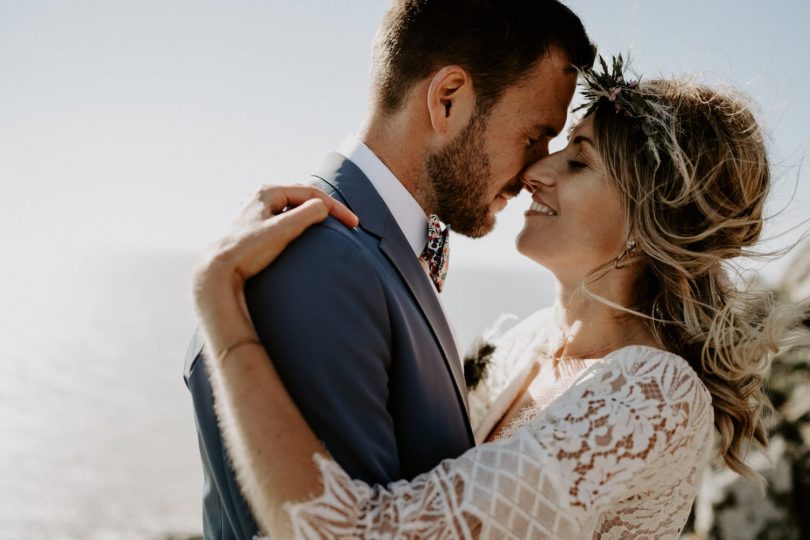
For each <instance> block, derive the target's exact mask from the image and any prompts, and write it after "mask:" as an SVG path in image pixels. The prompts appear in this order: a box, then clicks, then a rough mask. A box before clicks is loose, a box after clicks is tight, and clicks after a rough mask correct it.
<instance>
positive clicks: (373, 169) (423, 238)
mask: <svg viewBox="0 0 810 540" xmlns="http://www.w3.org/2000/svg"><path fill="white" fill-rule="evenodd" d="M337 153H338V154H340V155H342V156H343V157H345V158H346V159H348V160H350V161H351V162H352V163H354V164H355V165H357V168H358V169H360V170H361V171H362V172H363V174H365V175H366V176H367V177H368V179H369V181H371V185H372V186H374V189H375V190H377V193H378V194H379V195H380V197H381V198H382V200H383V202H384V203H385V205H386V206H387V207H388V211H389V212H391V215H392V216H393V217H394V220H395V221H396V222H397V225H399V228H400V229H401V230H402V233H403V234H404V235H405V239H406V240H408V244H410V246H411V249H413V253H414V255H416V257H420V256H421V255H422V251H423V250H424V249H425V246H426V245H427V233H428V218H427V216H426V215H425V211H424V210H422V207H421V206H419V203H418V202H416V199H414V198H413V195H411V193H410V192H409V191H408V190H407V189H405V186H403V185H402V183H401V182H400V181H399V180H398V179H397V177H396V176H395V175H394V173H393V172H391V169H389V168H388V167H387V166H386V165H385V163H383V162H382V160H381V159H380V158H378V157H377V155H376V154H375V153H374V152H372V151H371V149H370V148H369V147H368V146H366V145H365V143H363V141H361V140H360V138H359V137H357V136H356V135H354V134H351V135H349V136H347V137H346V138H345V139H344V140H343V143H341V145H340V146H339V147H338V149H337ZM420 262H421V263H422V267H423V268H424V269H425V272H427V273H428V275H429V274H430V270H429V269H428V267H427V263H426V262H424V261H422V260H421V259H420ZM431 285H433V283H431ZM430 288H431V290H432V291H433V292H434V293H435V294H436V298H437V299H438V300H439V305H441V307H442V311H443V312H444V314H445V318H447V311H446V310H445V309H444V304H443V303H442V299H441V295H440V294H439V293H438V291H437V290H436V287H433V286H431V287H430ZM447 323H448V326H450V332H451V333H452V334H453V341H454V342H455V345H456V351H457V352H458V353H459V358H460V359H461V363H462V367H463V365H464V358H463V357H462V356H461V347H459V343H458V338H457V337H456V331H455V329H454V328H453V324H452V323H451V322H450V321H449V320H448V321H447Z"/></svg>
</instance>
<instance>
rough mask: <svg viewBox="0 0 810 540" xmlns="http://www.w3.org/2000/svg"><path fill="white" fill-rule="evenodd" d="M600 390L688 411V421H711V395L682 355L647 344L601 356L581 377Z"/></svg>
mask: <svg viewBox="0 0 810 540" xmlns="http://www.w3.org/2000/svg"><path fill="white" fill-rule="evenodd" d="M607 381H610V385H609V388H603V390H604V391H607V392H611V393H613V394H615V395H621V396H626V397H627V398H628V399H631V398H632V399H634V400H637V402H638V403H640V404H642V403H643V404H644V405H645V406H650V407H655V408H661V407H663V406H666V407H667V408H668V409H673V410H683V411H688V413H689V417H690V421H689V424H693V425H694V424H705V423H708V424H713V414H712V407H711V404H712V397H711V394H710V393H709V390H708V389H707V388H706V385H705V384H704V383H703V381H702V380H701V378H700V376H699V375H698V373H697V372H696V371H695V369H694V368H693V367H692V366H691V365H690V363H689V362H688V361H687V360H686V359H685V358H683V357H681V356H680V355H678V354H675V353H673V352H669V351H666V350H663V349H659V348H656V347H651V346H648V345H629V346H627V347H622V348H621V349H617V350H615V351H613V352H611V353H609V354H608V355H606V356H605V358H604V359H603V361H601V362H597V363H596V364H594V365H593V366H592V367H591V368H590V369H589V370H588V372H586V374H584V375H583V377H582V379H581V383H582V384H591V385H603V384H604V383H605V382H607Z"/></svg>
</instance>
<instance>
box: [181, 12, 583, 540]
mask: <svg viewBox="0 0 810 540" xmlns="http://www.w3.org/2000/svg"><path fill="white" fill-rule="evenodd" d="M593 59H594V48H593V46H592V44H591V43H590V41H589V39H588V37H587V35H586V33H585V31H584V29H583V27H582V24H581V22H580V21H579V19H578V18H577V17H576V15H574V14H573V13H572V12H571V11H570V10H568V9H567V8H566V7H565V6H563V5H562V4H560V3H559V2H557V1H556V0H395V1H394V2H393V5H392V6H391V8H390V9H389V11H388V13H387V14H386V17H385V19H384V21H383V23H382V26H381V28H380V31H379V34H378V37H377V42H376V43H375V62H374V65H375V68H374V93H373V97H372V99H373V101H372V104H371V107H370V113H369V117H368V118H367V119H366V122H365V123H364V127H363V129H362V130H361V132H360V133H359V135H358V136H352V137H349V138H348V139H347V140H346V141H345V142H344V143H343V145H341V146H340V147H339V148H338V151H337V152H335V153H333V154H332V155H330V156H328V158H327V159H326V162H325V164H324V165H323V167H322V169H321V171H320V172H318V173H317V174H315V175H314V176H313V177H312V179H311V180H310V182H311V183H312V184H314V185H316V186H318V187H320V188H322V189H324V190H325V191H327V192H328V193H330V194H331V195H332V196H333V197H335V198H337V199H339V200H340V201H341V202H343V203H344V204H346V205H347V206H348V207H349V208H351V209H352V210H353V211H354V212H355V213H356V214H357V215H358V217H359V218H360V226H359V227H358V228H356V229H353V230H350V229H347V228H346V227H344V226H342V225H341V224H339V223H338V222H337V221H335V220H333V219H330V220H327V221H326V222H325V223H324V224H322V225H319V226H316V227H313V228H311V229H310V230H308V231H307V232H306V233H305V234H304V235H303V236H302V237H301V238H300V239H299V240H297V241H296V242H295V243H294V244H293V245H292V246H291V247H290V248H289V249H287V251H285V253H284V254H283V255H282V256H281V257H280V258H279V259H278V260H277V261H276V262H275V263H274V264H273V265H272V266H270V267H269V268H268V269H266V270H265V271H264V272H263V273H261V274H259V275H258V276H256V277H255V278H253V279H252V280H250V281H249V282H248V284H247V286H246V297H247V302H248V308H249V310H250V314H251V317H252V319H253V321H254V324H255V326H256V330H257V332H258V334H259V336H260V337H261V339H262V342H263V343H264V345H265V346H266V348H267V351H268V352H269V354H270V356H271V357H272V358H273V360H274V364H275V366H276V369H277V370H278V372H279V374H280V376H281V378H282V379H283V380H284V383H285V385H286V387H287V388H288V390H289V392H290V394H291V395H292V397H293V399H294V400H295V402H296V403H297V404H298V406H299V408H300V409H301V412H302V413H303V414H304V416H305V417H306V419H307V421H308V422H309V423H310V425H311V426H312V427H313V429H314V430H315V432H316V433H317V434H318V436H319V438H320V439H321V440H322V441H323V443H324V445H325V446H326V448H327V449H328V450H329V452H330V453H331V454H332V455H333V456H334V457H335V459H336V460H337V461H338V462H339V463H340V464H341V465H342V466H343V467H344V468H345V469H346V470H347V471H348V472H349V474H351V475H352V476H354V477H355V478H360V479H362V480H364V481H366V482H369V483H372V484H375V483H379V484H386V483H389V482H392V481H395V480H398V479H402V478H406V479H410V478H413V477H414V476H416V475H417V474H419V473H421V472H425V471H427V470H429V469H431V468H432V467H434V466H435V465H436V464H438V463H439V462H440V461H441V460H442V459H445V458H451V457H456V456H458V455H460V454H462V453H463V452H464V451H465V450H467V449H468V448H470V447H471V446H472V445H473V444H474V440H473V435H472V430H471V428H470V425H469V420H468V416H467V394H466V388H465V385H464V374H463V370H462V361H461V358H460V354H459V351H458V348H457V346H456V343H455V340H454V338H453V334H452V332H451V329H450V326H449V324H448V321H447V320H446V318H445V315H444V311H443V308H442V304H441V301H440V296H439V292H440V289H441V285H442V281H443V274H442V257H441V255H442V254H443V253H445V254H446V252H442V250H441V246H439V251H440V252H442V253H439V254H436V253H432V254H428V253H426V244H427V241H428V233H429V232H430V233H432V234H433V238H432V239H433V240H434V241H435V240H436V239H437V237H438V236H441V226H440V225H439V223H440V222H439V221H437V219H436V218H438V219H440V220H441V221H443V222H444V223H447V224H449V225H451V226H452V227H453V229H454V230H455V231H456V232H458V233H461V234H465V235H467V236H471V237H478V236H481V235H484V234H486V233H487V232H488V231H490V230H491V229H492V227H493V226H494V223H495V214H496V213H497V212H498V211H500V210H501V209H503V207H505V205H506V203H507V201H508V199H510V198H511V197H513V196H515V195H516V194H517V193H519V192H520V190H521V188H522V182H521V180H520V173H521V171H522V170H523V168H524V167H525V166H526V165H527V164H529V163H531V162H532V161H534V160H536V159H539V158H541V157H543V156H545V155H546V154H547V153H548V143H549V140H550V139H551V138H553V137H554V136H556V135H557V134H558V133H559V132H560V130H561V129H562V127H563V126H564V124H565V119H566V111H567V109H568V106H569V104H570V101H571V98H572V96H573V92H574V88H575V85H576V75H577V72H576V69H577V68H584V67H588V66H590V65H591V64H592V62H593ZM429 216H430V218H429ZM431 218H432V219H431ZM430 247H433V248H436V247H437V246H436V245H435V242H431V246H430ZM203 354H205V351H203V346H202V339H201V338H200V336H195V339H194V340H193V341H192V344H191V346H190V348H189V353H188V356H187V360H186V370H185V379H186V384H187V386H188V388H189V390H190V391H191V394H192V397H193V401H194V411H195V418H196V423H197V431H198V434H199V443H200V452H201V456H202V462H203V469H204V473H205V491H204V501H203V503H204V504H203V516H204V533H205V537H206V538H207V539H213V538H216V539H230V538H248V539H249V538H251V537H252V536H253V535H255V534H257V526H256V523H255V521H254V519H253V517H252V516H251V513H250V509H249V508H248V507H247V505H246V503H245V501H244V499H243V498H242V496H241V494H240V491H239V487H238V485H237V482H236V479H235V476H234V472H233V470H232V468H231V466H230V464H229V462H228V457H227V453H226V449H225V448H224V446H223V442H222V439H221V436H220V432H219V429H218V425H217V422H216V416H215V412H214V403H213V400H212V397H211V388H210V386H209V382H208V378H207V376H206V373H205V368H204V365H203V362H202V355H203ZM283 436H284V434H283V433H280V434H279V437H280V438H281V437H283Z"/></svg>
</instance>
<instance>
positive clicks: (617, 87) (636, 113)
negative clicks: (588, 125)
mask: <svg viewBox="0 0 810 540" xmlns="http://www.w3.org/2000/svg"><path fill="white" fill-rule="evenodd" d="M599 64H600V66H601V68H602V69H601V71H596V70H595V69H588V70H584V71H582V72H581V74H580V76H581V80H582V84H583V86H584V88H583V90H582V96H583V97H584V98H585V103H583V104H582V105H580V106H579V107H577V108H576V109H574V112H578V111H580V110H582V109H585V110H586V112H585V116H587V115H589V114H591V113H592V112H594V111H595V110H596V109H597V108H599V107H601V106H610V105H612V106H613V107H614V109H615V111H616V114H623V115H624V116H626V117H628V118H632V119H634V120H637V121H638V123H639V127H640V129H641V131H642V132H643V133H644V135H645V136H646V138H647V141H646V148H647V149H648V150H649V151H650V152H651V154H652V156H653V158H654V159H655V161H656V162H657V163H660V161H661V160H660V157H659V149H660V148H661V147H663V146H664V145H665V144H666V143H667V142H668V141H669V138H670V136H671V135H670V134H671V126H672V119H673V117H672V113H671V111H670V110H669V108H668V107H666V106H664V105H662V104H660V103H658V102H657V101H656V99H655V97H654V96H653V95H652V94H650V93H649V92H645V91H644V89H643V88H642V87H641V86H640V82H641V78H638V79H635V80H629V81H628V80H626V79H625V77H624V69H625V62H624V59H623V58H622V55H619V56H614V57H613V58H612V63H611V67H610V68H608V65H607V62H605V59H604V58H603V57H602V56H601V55H600V56H599Z"/></svg>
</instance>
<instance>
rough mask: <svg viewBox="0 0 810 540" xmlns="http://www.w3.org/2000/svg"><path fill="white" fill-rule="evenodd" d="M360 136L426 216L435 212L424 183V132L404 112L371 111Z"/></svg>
mask: <svg viewBox="0 0 810 540" xmlns="http://www.w3.org/2000/svg"><path fill="white" fill-rule="evenodd" d="M359 137H360V140H362V141H363V144H365V145H366V146H368V148H369V149H370V150H371V151H372V152H374V154H375V155H376V156H377V157H378V158H379V159H380V161H382V162H383V163H384V164H385V166H386V167H388V169H389V170H390V171H391V172H392V173H394V176H395V177H396V178H397V180H398V181H399V182H400V183H401V184H402V185H403V186H404V187H405V189H407V190H408V192H409V193H410V194H411V195H412V196H413V198H414V199H415V200H416V202H417V203H419V206H421V207H422V210H423V211H424V212H425V214H426V215H429V214H431V213H433V212H435V206H436V205H435V204H434V203H433V200H432V199H433V197H432V194H431V193H428V192H427V191H428V190H426V189H425V186H424V185H423V184H424V162H425V157H426V150H425V145H424V144H423V141H422V139H423V135H422V133H421V132H420V131H419V130H418V129H417V127H416V126H415V125H414V122H411V121H409V120H408V118H407V117H406V115H404V114H395V115H393V116H384V115H382V114H381V113H376V114H375V113H372V114H371V115H370V116H369V119H368V120H367V121H366V122H365V124H364V125H363V128H362V129H361V130H360V133H359Z"/></svg>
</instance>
